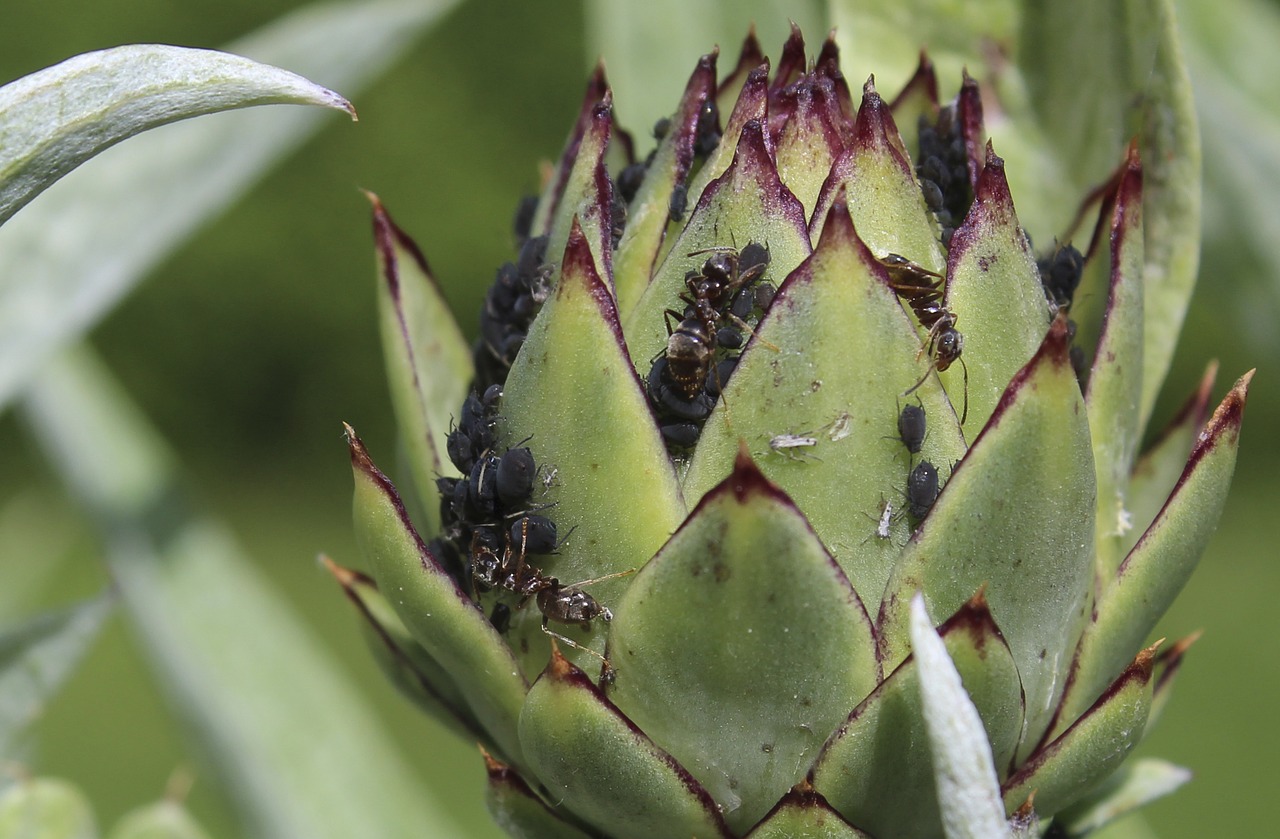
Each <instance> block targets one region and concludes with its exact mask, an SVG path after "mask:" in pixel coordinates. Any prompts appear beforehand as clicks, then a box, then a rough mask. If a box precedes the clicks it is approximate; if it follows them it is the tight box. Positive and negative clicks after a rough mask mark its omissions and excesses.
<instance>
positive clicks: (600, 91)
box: [535, 62, 611, 236]
mask: <svg viewBox="0 0 1280 839" xmlns="http://www.w3.org/2000/svg"><path fill="white" fill-rule="evenodd" d="M608 95H611V94H610V91H609V83H608V81H607V80H606V79H605V75H604V62H598V63H597V64H596V66H595V69H594V70H593V71H592V73H591V78H590V79H588V80H587V90H586V93H585V94H584V95H583V97H582V106H581V108H580V109H579V111H578V120H577V122H575V123H574V125H573V131H572V132H570V134H569V139H568V140H567V141H566V142H565V146H564V151H563V152H561V153H560V160H559V161H558V162H557V164H556V169H555V175H554V177H555V179H556V184H555V189H554V190H552V192H551V194H550V198H551V206H549V207H548V208H547V215H546V218H547V227H546V228H545V229H543V230H538V231H535V235H544V236H545V235H546V234H547V233H549V232H550V226H551V223H552V221H553V220H554V219H555V217H556V211H557V210H558V209H560V202H561V201H562V200H563V199H564V190H565V187H566V186H567V185H568V182H569V175H570V174H571V173H572V172H573V162H574V161H575V160H577V158H578V148H579V146H581V145H582V138H583V137H584V136H585V135H586V133H587V129H588V128H589V127H590V125H591V121H592V115H593V112H594V111H595V108H596V105H598V104H599V103H601V102H603V101H604V99H605V97H606V96H608Z"/></svg>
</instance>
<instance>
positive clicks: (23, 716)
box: [0, 596, 112, 755]
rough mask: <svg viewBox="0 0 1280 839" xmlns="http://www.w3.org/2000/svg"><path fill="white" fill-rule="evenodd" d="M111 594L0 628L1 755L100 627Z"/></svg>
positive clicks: (8, 751) (39, 711)
mask: <svg viewBox="0 0 1280 839" xmlns="http://www.w3.org/2000/svg"><path fill="white" fill-rule="evenodd" d="M111 606H112V600H111V599H110V598H108V597H105V596H104V597H98V598H95V599H93V600H88V601H85V602H84V603H80V604H78V605H76V606H72V607H70V608H68V609H63V610H61V611H58V612H46V613H44V614H41V615H37V616H36V617H34V618H32V619H30V620H28V621H26V622H25V623H23V624H20V625H19V626H16V627H9V628H7V629H6V630H5V631H4V633H3V634H0V755H11V754H13V744H14V742H15V741H16V740H17V739H18V738H19V737H20V736H21V735H22V734H23V732H24V730H25V729H26V728H27V727H28V726H29V725H31V723H33V722H35V721H36V720H37V719H39V718H40V716H41V715H42V714H43V713H44V709H45V706H46V705H47V704H48V702H49V700H50V699H52V698H53V695H54V694H55V693H57V691H58V688H60V687H61V686H62V683H63V682H64V681H66V679H67V677H68V676H70V675H71V673H72V671H74V670H75V668H76V665H77V664H79V663H80V659H81V658H83V657H84V654H85V653H86V652H88V650H89V647H90V646H91V645H92V644H93V642H94V640H96V639H97V637H98V633H99V632H101V631H102V624H103V621H104V620H106V617H107V615H108V614H109V613H110V612H111Z"/></svg>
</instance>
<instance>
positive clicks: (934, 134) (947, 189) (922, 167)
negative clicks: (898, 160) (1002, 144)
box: [916, 105, 973, 248]
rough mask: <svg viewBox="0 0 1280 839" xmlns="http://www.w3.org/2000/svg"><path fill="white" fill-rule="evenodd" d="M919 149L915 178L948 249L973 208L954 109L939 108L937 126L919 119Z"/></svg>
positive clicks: (925, 119) (934, 123)
mask: <svg viewBox="0 0 1280 839" xmlns="http://www.w3.org/2000/svg"><path fill="white" fill-rule="evenodd" d="M919 146H920V156H919V157H918V158H917V160H919V161H920V162H919V163H917V164H916V177H917V178H918V179H919V181H920V190H921V191H922V192H923V193H924V202H925V204H926V205H927V206H928V207H929V211H930V212H932V213H933V215H934V217H935V218H937V220H938V226H939V227H940V228H941V229H942V244H943V245H944V246H946V247H948V248H950V247H951V236H952V234H954V233H955V232H956V228H957V227H959V226H960V223H961V222H962V221H964V217H965V216H966V215H968V213H969V206H970V205H971V204H973V189H972V188H971V187H970V186H969V168H968V156H967V154H966V153H965V148H964V137H962V136H961V134H960V121H959V120H958V119H957V118H956V108H955V106H954V105H947V106H946V107H944V108H942V109H941V111H939V113H938V119H937V121H936V122H930V121H929V119H928V118H927V117H925V116H923V115H922V116H921V117H920V122H919Z"/></svg>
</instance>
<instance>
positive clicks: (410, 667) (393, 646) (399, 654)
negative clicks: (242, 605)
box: [329, 560, 491, 743]
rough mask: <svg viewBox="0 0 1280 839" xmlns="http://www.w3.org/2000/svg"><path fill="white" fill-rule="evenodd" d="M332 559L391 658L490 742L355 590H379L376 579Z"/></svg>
mask: <svg viewBox="0 0 1280 839" xmlns="http://www.w3.org/2000/svg"><path fill="white" fill-rule="evenodd" d="M329 562H330V563H332V564H333V566H334V567H336V568H339V569H341V571H342V573H341V574H339V573H338V572H337V571H334V570H333V569H332V568H331V569H330V573H332V574H333V577H334V579H336V580H337V581H338V585H339V586H341V587H342V593H343V594H345V595H346V596H347V599H348V600H350V601H351V603H352V604H353V605H354V606H355V607H356V611H357V612H359V614H360V617H361V618H362V619H363V620H364V622H365V623H366V624H367V625H368V626H369V627H371V628H372V629H373V631H374V633H375V634H376V635H377V636H378V639H379V640H380V641H382V644H383V646H385V647H386V648H387V650H388V651H389V652H390V653H391V655H392V657H393V658H395V660H396V661H397V662H398V663H399V664H400V666H401V667H403V668H404V669H405V670H406V671H407V672H409V673H412V674H413V677H414V680H415V681H416V682H417V683H418V687H420V688H422V690H423V691H424V692H426V693H427V694H428V695H430V696H431V698H432V699H434V700H435V701H436V702H438V703H439V704H440V707H442V708H444V709H445V710H446V711H448V712H449V714H450V716H452V717H453V718H454V720H456V721H457V722H458V724H460V725H461V726H462V727H463V728H464V729H466V730H467V731H468V732H469V733H470V734H471V736H473V737H475V738H476V739H477V740H479V741H481V742H485V743H489V742H490V740H491V738H490V737H489V735H488V734H486V733H485V731H484V730H483V729H482V728H480V727H479V726H477V725H476V723H475V721H474V719H472V718H471V717H469V716H467V715H466V714H464V713H462V712H461V711H460V710H459V709H458V708H456V707H454V705H453V704H452V703H451V702H449V701H448V700H447V699H445V698H444V697H443V696H441V695H440V692H439V691H437V690H436V688H435V686H434V685H433V684H431V681H430V680H429V679H427V677H426V676H425V675H424V674H423V672H422V671H421V670H419V669H418V667H417V665H416V664H414V662H413V660H412V659H411V658H409V656H408V654H407V653H405V651H404V649H402V648H401V647H400V645H399V644H397V643H396V642H395V639H393V638H392V637H391V635H390V633H388V632H387V630H386V629H385V628H384V627H383V626H382V624H380V623H378V621H377V620H376V619H375V618H374V616H373V612H372V611H371V610H370V609H369V606H368V605H367V604H366V603H365V601H364V599H363V598H362V597H361V596H360V594H359V593H358V592H357V591H356V586H358V585H364V586H368V587H369V588H372V589H373V590H374V591H377V590H378V584H377V582H376V581H375V580H374V579H373V578H372V577H370V576H369V575H368V574H365V573H363V572H361V571H357V570H355V569H354V568H344V567H342V566H340V565H338V564H337V563H336V562H333V560H329ZM343 575H346V576H347V577H348V578H350V580H351V582H350V583H348V581H347V580H346V579H344V578H343Z"/></svg>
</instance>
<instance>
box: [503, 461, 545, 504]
mask: <svg viewBox="0 0 1280 839" xmlns="http://www.w3.org/2000/svg"><path fill="white" fill-rule="evenodd" d="M536 472H537V466H536V465H535V464H534V461H533V452H531V451H529V450H528V449H527V448H519V449H507V451H506V452H505V453H504V454H503V455H502V457H500V458H498V469H497V477H496V485H497V492H498V499H499V500H500V501H501V502H502V503H503V505H505V506H508V507H514V506H516V505H518V504H522V503H524V501H525V500H527V499H528V498H529V496H530V495H532V494H533V479H534V475H535V473H536Z"/></svg>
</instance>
